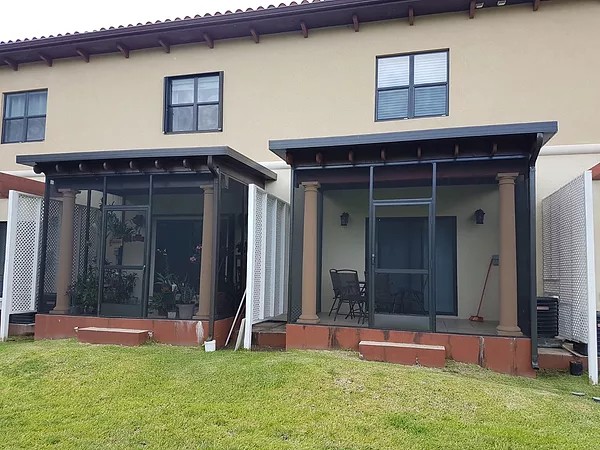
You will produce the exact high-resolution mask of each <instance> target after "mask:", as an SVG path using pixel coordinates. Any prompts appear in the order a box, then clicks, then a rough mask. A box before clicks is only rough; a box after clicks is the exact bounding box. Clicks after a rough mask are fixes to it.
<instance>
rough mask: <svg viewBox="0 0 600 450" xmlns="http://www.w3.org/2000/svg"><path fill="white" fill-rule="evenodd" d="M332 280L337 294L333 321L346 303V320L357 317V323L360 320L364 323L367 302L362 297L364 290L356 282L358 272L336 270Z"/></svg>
mask: <svg viewBox="0 0 600 450" xmlns="http://www.w3.org/2000/svg"><path fill="white" fill-rule="evenodd" d="M334 279H335V280H336V289H337V290H338V292H339V299H338V302H337V308H336V311H335V316H334V318H333V320H334V321H335V320H336V319H337V316H338V314H339V312H340V308H341V306H342V305H343V304H344V303H347V304H348V314H346V318H348V317H350V318H352V319H355V318H357V317H358V321H359V323H360V321H361V320H362V321H363V323H364V321H365V319H366V318H367V314H366V307H367V302H366V297H365V295H364V293H365V292H366V291H365V289H364V288H361V285H360V282H359V281H358V272H357V271H356V270H351V269H340V270H336V275H335V276H334Z"/></svg>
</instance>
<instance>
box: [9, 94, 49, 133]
mask: <svg viewBox="0 0 600 450" xmlns="http://www.w3.org/2000/svg"><path fill="white" fill-rule="evenodd" d="M47 100H48V91H46V90H43V91H30V92H17V93H14V94H4V117H3V120H2V142H3V143H6V144H8V143H14V142H33V141H43V140H44V138H45V137H46V103H47Z"/></svg>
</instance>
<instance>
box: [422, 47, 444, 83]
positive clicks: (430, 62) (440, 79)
mask: <svg viewBox="0 0 600 450" xmlns="http://www.w3.org/2000/svg"><path fill="white" fill-rule="evenodd" d="M446 81H448V52H440V53H425V54H421V55H415V84H425V83H445V82H446Z"/></svg>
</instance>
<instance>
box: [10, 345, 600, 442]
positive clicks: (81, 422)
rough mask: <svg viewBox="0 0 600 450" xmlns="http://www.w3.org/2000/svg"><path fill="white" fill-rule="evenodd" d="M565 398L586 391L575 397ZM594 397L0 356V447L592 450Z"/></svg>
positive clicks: (582, 387)
mask: <svg viewBox="0 0 600 450" xmlns="http://www.w3.org/2000/svg"><path fill="white" fill-rule="evenodd" d="M571 391H581V392H585V393H586V396H585V397H575V396H573V395H571ZM592 395H598V396H600V388H596V387H590V386H588V384H587V381H586V378H585V377H583V378H575V377H569V376H568V375H550V374H546V375H542V376H540V377H539V378H538V379H537V380H530V379H522V378H513V377H508V376H503V375H499V374H495V373H492V372H489V371H486V370H483V369H480V368H478V367H471V366H466V365H459V364H452V365H449V367H448V368H447V369H446V370H433V369H424V368H418V367H403V366H397V365H389V364H383V363H373V362H366V361H361V360H359V359H358V357H357V355H356V354H355V353H351V352H317V351H296V352H252V353H250V352H241V351H240V352H237V353H234V352H231V351H218V352H215V353H204V352H203V351H202V350H201V349H198V348H178V347H170V346H164V345H147V346H143V347H138V348H121V347H115V346H90V345H84V344H78V343H76V342H74V341H38V342H23V341H21V342H8V343H4V344H0V448H10V449H19V448H23V449H25V448H27V449H29V448H60V449H70V448H84V449H107V448H127V449H130V448H133V449H135V448H147V449H150V448H151V449H167V448H177V449H187V448H189V449H198V448H210V449H305V448H318V449H383V448H390V449H401V448H409V449H410V450H414V449H419V448H445V449H452V448H456V449H465V448H477V449H488V448H506V449H509V448H510V449H517V448H569V449H573V448H598V442H600V403H595V402H593V401H592V399H591V396H592Z"/></svg>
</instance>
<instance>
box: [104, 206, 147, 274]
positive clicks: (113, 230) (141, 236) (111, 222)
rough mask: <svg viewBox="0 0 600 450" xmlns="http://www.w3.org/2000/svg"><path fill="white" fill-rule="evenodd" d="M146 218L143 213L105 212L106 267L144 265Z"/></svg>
mask: <svg viewBox="0 0 600 450" xmlns="http://www.w3.org/2000/svg"><path fill="white" fill-rule="evenodd" d="M146 217H147V216H146V212H145V211H107V213H106V239H105V245H106V254H105V257H104V259H105V264H106V265H117V266H142V265H144V252H145V242H146V239H147V236H146Z"/></svg>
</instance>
